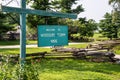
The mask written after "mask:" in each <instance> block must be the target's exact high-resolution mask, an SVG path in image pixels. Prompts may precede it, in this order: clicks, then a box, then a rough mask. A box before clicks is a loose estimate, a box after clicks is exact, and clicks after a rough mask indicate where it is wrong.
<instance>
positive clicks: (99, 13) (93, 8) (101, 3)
mask: <svg viewBox="0 0 120 80" xmlns="http://www.w3.org/2000/svg"><path fill="white" fill-rule="evenodd" d="M78 4H82V5H83V8H85V11H84V12H82V13H81V14H79V17H87V19H94V20H95V21H97V22H99V20H101V19H102V18H103V16H104V14H105V13H106V12H109V13H111V10H112V7H111V6H110V5H108V0H79V3H78Z"/></svg>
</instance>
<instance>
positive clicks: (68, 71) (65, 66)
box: [39, 59, 120, 80]
mask: <svg viewBox="0 0 120 80" xmlns="http://www.w3.org/2000/svg"><path fill="white" fill-rule="evenodd" d="M40 65H41V68H40V75H39V77H40V79H41V80H88V79H89V80H119V79H120V69H119V65H117V64H111V63H94V62H87V61H81V60H73V59H65V60H43V61H41V63H40Z"/></svg>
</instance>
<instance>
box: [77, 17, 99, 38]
mask: <svg viewBox="0 0 120 80" xmlns="http://www.w3.org/2000/svg"><path fill="white" fill-rule="evenodd" d="M79 22H80V24H81V25H80V26H79V30H78V31H79V33H80V35H81V36H82V37H92V36H93V35H94V31H95V30H97V23H96V22H95V21H94V20H93V19H89V20H86V18H79Z"/></svg>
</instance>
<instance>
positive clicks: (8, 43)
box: [0, 40, 37, 46]
mask: <svg viewBox="0 0 120 80" xmlns="http://www.w3.org/2000/svg"><path fill="white" fill-rule="evenodd" d="M19 44H20V40H13V41H7V40H6V41H0V46H4V45H19ZM26 44H37V41H35V40H27V41H26Z"/></svg>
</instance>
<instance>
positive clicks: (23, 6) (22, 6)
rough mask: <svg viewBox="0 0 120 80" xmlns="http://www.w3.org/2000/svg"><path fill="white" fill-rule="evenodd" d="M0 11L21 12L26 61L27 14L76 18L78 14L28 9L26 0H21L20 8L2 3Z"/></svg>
mask: <svg viewBox="0 0 120 80" xmlns="http://www.w3.org/2000/svg"><path fill="white" fill-rule="evenodd" d="M0 11H2V12H15V13H19V14H20V29H21V30H20V60H21V63H24V60H25V57H26V14H36V15H41V16H54V17H63V18H72V19H76V18H77V15H76V14H69V13H59V12H53V11H43V10H32V9H26V0H20V8H15V7H7V6H2V5H1V3H0Z"/></svg>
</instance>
